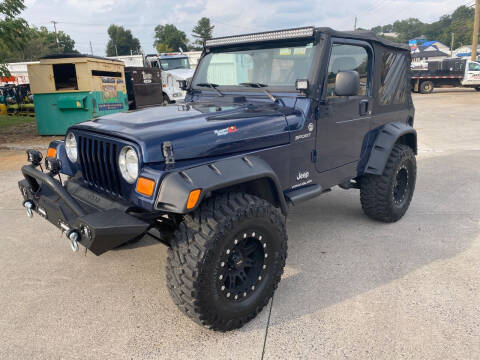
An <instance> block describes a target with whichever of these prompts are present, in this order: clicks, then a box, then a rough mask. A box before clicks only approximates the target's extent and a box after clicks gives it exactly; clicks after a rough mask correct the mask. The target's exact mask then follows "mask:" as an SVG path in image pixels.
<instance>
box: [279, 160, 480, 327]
mask: <svg viewBox="0 0 480 360" xmlns="http://www.w3.org/2000/svg"><path fill="white" fill-rule="evenodd" d="M479 160H480V152H476V153H475V152H462V153H457V154H455V155H451V156H442V157H435V158H427V159H419V160H418V167H419V171H418V179H417V187H416V191H415V195H414V198H413V201H412V204H411V207H410V209H409V211H408V212H407V214H406V215H405V217H404V218H403V219H402V220H400V221H399V222H397V223H394V224H384V223H380V222H376V221H373V220H370V219H369V218H367V217H366V216H365V215H363V212H362V210H361V206H360V204H359V203H360V202H359V194H358V192H357V191H348V192H346V191H343V190H335V191H333V192H332V193H330V194H326V195H324V196H323V197H320V198H318V199H314V200H312V201H310V202H307V203H304V204H302V205H300V206H298V207H296V208H295V209H294V210H293V211H291V213H290V216H289V219H288V226H287V228H288V234H289V249H288V259H287V267H286V269H285V273H284V276H283V279H282V281H281V283H280V285H279V288H278V290H277V292H276V294H275V300H274V305H273V310H272V318H271V320H270V325H273V326H275V324H279V323H283V322H288V321H292V320H294V319H295V318H298V317H301V316H303V315H306V314H311V313H314V312H317V311H319V310H320V309H323V308H326V307H328V306H330V305H332V304H336V303H339V302H342V301H344V300H347V299H349V298H352V297H355V296H357V295H359V294H362V293H365V292H367V291H369V290H372V289H375V288H378V287H381V286H383V285H385V284H388V283H390V282H392V281H394V280H396V279H399V278H402V277H404V276H405V275H406V274H408V273H411V272H413V271H415V270H417V269H419V268H421V267H423V266H425V265H428V264H430V263H432V262H434V261H437V260H440V259H447V258H451V257H455V256H456V255H458V254H460V253H462V252H464V251H465V250H466V249H468V248H469V247H470V244H471V242H472V240H473V239H474V238H475V237H476V236H477V235H478V233H480V225H479V221H478V220H479V218H480V191H479V190H480V189H479V188H478V184H479V183H480V171H479V170H480V169H479V167H478V166H477V167H476V168H472V164H479V163H480V161H479ZM446 165H447V166H446Z"/></svg>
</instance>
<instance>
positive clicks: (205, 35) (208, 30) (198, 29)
mask: <svg viewBox="0 0 480 360" xmlns="http://www.w3.org/2000/svg"><path fill="white" fill-rule="evenodd" d="M214 27H215V26H213V25H210V19H209V18H206V17H202V18H201V19H200V20H198V23H197V25H196V26H195V27H194V28H193V30H192V33H193V34H192V35H193V37H195V38H197V40H195V42H194V46H192V49H193V50H201V49H202V48H203V44H204V43H205V41H206V40H210V39H211V38H212V33H213V28H214Z"/></svg>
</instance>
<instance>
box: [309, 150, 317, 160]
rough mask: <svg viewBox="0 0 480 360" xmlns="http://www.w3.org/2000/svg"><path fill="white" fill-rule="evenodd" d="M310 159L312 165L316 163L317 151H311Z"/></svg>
mask: <svg viewBox="0 0 480 360" xmlns="http://www.w3.org/2000/svg"><path fill="white" fill-rule="evenodd" d="M310 158H311V159H312V162H313V163H316V162H317V150H312V153H311V154H310Z"/></svg>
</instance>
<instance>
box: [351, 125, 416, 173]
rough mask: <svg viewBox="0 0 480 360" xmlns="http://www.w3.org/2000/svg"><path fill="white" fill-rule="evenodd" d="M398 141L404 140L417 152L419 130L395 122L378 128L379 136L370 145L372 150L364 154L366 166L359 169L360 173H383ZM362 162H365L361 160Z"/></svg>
mask: <svg viewBox="0 0 480 360" xmlns="http://www.w3.org/2000/svg"><path fill="white" fill-rule="evenodd" d="M397 142H402V143H404V144H405V145H408V146H410V147H411V148H412V150H413V152H414V153H415V154H417V132H416V130H415V129H414V128H413V127H411V126H410V125H408V124H405V123H400V122H395V123H389V124H386V125H384V126H382V127H381V128H380V129H378V132H377V136H376V137H374V141H373V143H372V144H370V146H367V148H370V149H371V150H370V151H369V152H366V153H365V154H364V157H365V159H368V160H367V161H366V164H365V166H363V167H362V169H359V175H363V174H374V175H381V174H383V170H384V169H385V165H386V164H387V161H388V158H389V157H390V153H391V152H392V149H393V147H394V146H395V144H396V143H397ZM360 163H365V162H363V161H361V162H360Z"/></svg>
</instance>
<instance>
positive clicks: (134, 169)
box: [118, 146, 138, 184]
mask: <svg viewBox="0 0 480 360" xmlns="http://www.w3.org/2000/svg"><path fill="white" fill-rule="evenodd" d="M118 167H119V168H120V173H121V174H122V176H123V178H124V179H125V180H126V181H127V182H129V183H130V184H133V183H134V182H135V181H136V180H137V177H138V156H137V152H136V151H135V149H134V148H132V147H131V146H125V147H124V148H122V150H121V151H120V155H119V156H118Z"/></svg>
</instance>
